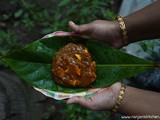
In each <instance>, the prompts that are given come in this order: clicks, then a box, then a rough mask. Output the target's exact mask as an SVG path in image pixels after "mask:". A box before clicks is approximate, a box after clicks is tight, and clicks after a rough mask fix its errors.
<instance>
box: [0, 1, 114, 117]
mask: <svg viewBox="0 0 160 120" xmlns="http://www.w3.org/2000/svg"><path fill="white" fill-rule="evenodd" d="M113 2H114V0H74V1H73V0H45V1H44V0H36V1H34V0H26V1H25V0H11V1H10V7H13V8H15V9H14V10H13V11H12V10H8V11H4V12H3V13H2V14H1V16H0V28H1V30H0V46H1V47H0V56H2V55H5V54H6V53H7V52H9V51H12V50H16V49H19V48H20V46H23V44H24V41H23V39H24V37H25V40H28V39H27V36H32V35H34V32H35V31H37V32H38V35H39V36H36V38H41V37H42V36H44V35H45V34H48V33H51V32H54V31H58V30H63V31H70V29H69V28H68V21H70V20H72V21H74V22H75V23H77V24H84V23H89V22H91V21H93V20H96V19H108V20H113V19H114V18H115V14H114V13H113V12H112V11H111V9H110V8H111V5H112V3H113ZM34 40H36V39H34ZM32 41H33V40H32ZM25 42H26V41H25ZM0 65H2V63H0ZM64 106H66V107H65V108H64V110H62V114H63V115H64V116H65V117H66V119H68V120H83V119H87V120H96V119H101V120H104V119H105V120H106V119H107V117H108V113H106V112H93V111H90V110H87V109H85V108H83V107H78V106H74V105H73V106H67V105H64ZM46 115H47V117H46V118H49V116H48V115H50V111H49V112H47V113H45V116H46Z"/></svg>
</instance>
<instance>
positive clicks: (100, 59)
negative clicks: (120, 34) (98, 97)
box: [3, 36, 154, 92]
mask: <svg viewBox="0 0 160 120" xmlns="http://www.w3.org/2000/svg"><path fill="white" fill-rule="evenodd" d="M70 42H72V43H81V44H84V45H85V46H86V47H87V48H88V50H89V52H90V53H91V56H92V58H93V60H94V61H96V63H97V68H96V70H97V72H96V74H97V79H96V80H95V82H94V83H93V84H92V87H93V88H99V87H105V86H108V85H111V84H113V83H115V82H117V81H119V80H121V79H124V78H128V77H131V76H133V75H136V74H139V73H143V72H145V71H147V70H149V69H153V68H154V65H153V63H152V62H149V61H146V60H143V59H140V58H137V57H135V56H132V55H129V54H126V53H123V52H121V51H119V50H117V49H113V48H111V47H109V46H107V45H104V44H102V43H98V42H95V41H93V40H88V39H82V38H75V37H67V36H65V37H64V36H63V37H62V36H55V37H51V38H45V39H41V40H38V41H35V42H33V43H31V44H30V45H28V46H26V47H25V48H23V49H21V50H19V51H17V52H14V53H11V54H8V55H6V56H5V57H4V58H3V60H4V61H5V62H6V63H7V64H8V65H9V66H10V67H11V68H12V70H13V71H15V72H16V73H17V74H18V75H19V76H20V77H21V78H22V79H23V80H25V81H26V82H27V83H30V84H31V85H32V86H36V87H38V88H45V89H49V90H54V91H61V92H79V91H85V90H87V88H66V87H61V86H59V85H57V84H55V83H54V81H53V79H52V73H51V63H52V61H53V59H54V53H55V52H57V51H58V50H59V49H60V48H62V47H63V46H64V45H66V44H68V43H70Z"/></svg>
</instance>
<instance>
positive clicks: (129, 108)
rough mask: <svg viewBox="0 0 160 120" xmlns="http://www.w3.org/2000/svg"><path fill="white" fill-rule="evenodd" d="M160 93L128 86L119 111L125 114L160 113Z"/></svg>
mask: <svg viewBox="0 0 160 120" xmlns="http://www.w3.org/2000/svg"><path fill="white" fill-rule="evenodd" d="M159 103H160V94H159V93H157V92H152V91H147V90H141V89H138V88H133V87H129V86H127V87H126V92H125V95H124V98H123V101H122V104H121V105H120V109H119V112H120V113H122V114H125V115H160V104H159Z"/></svg>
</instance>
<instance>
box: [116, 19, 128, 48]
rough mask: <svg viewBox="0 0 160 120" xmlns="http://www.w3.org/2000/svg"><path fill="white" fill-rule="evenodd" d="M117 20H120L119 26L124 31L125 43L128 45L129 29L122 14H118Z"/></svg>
mask: <svg viewBox="0 0 160 120" xmlns="http://www.w3.org/2000/svg"><path fill="white" fill-rule="evenodd" d="M116 20H117V21H118V23H119V27H120V29H121V31H122V37H123V42H124V44H125V45H127V44H128V36H127V29H126V25H125V23H124V20H123V18H122V17H121V16H117V17H116Z"/></svg>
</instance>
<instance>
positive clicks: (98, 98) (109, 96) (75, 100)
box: [67, 82, 121, 110]
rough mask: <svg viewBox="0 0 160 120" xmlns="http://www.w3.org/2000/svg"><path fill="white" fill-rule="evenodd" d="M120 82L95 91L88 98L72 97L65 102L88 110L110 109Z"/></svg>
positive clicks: (117, 92) (116, 95) (114, 101)
mask: <svg viewBox="0 0 160 120" xmlns="http://www.w3.org/2000/svg"><path fill="white" fill-rule="evenodd" d="M120 88H121V83H120V82H117V83H115V84H113V85H112V86H110V87H109V88H108V89H107V90H105V91H102V92H99V93H96V94H95V95H94V96H92V97H90V98H85V97H82V96H81V97H72V98H70V99H69V100H68V101H67V103H68V104H79V105H81V106H84V107H86V108H88V109H90V110H110V109H112V108H113V107H114V106H115V105H116V102H117V97H118V95H119V92H120Z"/></svg>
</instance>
